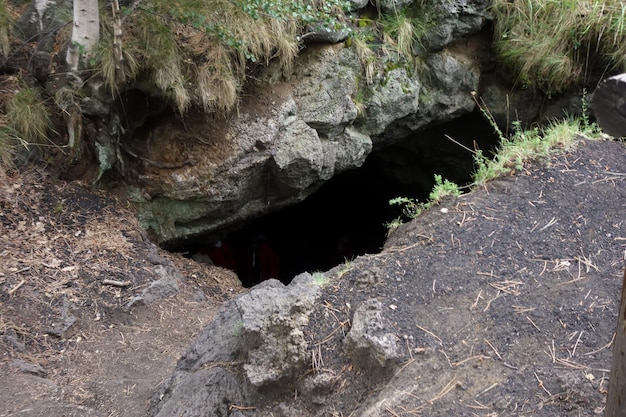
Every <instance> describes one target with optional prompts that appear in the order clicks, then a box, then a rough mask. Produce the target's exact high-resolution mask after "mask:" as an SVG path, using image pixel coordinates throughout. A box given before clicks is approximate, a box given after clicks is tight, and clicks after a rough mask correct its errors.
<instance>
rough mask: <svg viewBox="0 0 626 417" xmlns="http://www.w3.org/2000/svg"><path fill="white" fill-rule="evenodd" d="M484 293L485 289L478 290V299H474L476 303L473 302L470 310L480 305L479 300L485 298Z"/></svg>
mask: <svg viewBox="0 0 626 417" xmlns="http://www.w3.org/2000/svg"><path fill="white" fill-rule="evenodd" d="M482 293H483V290H480V291H478V295H477V296H476V301H474V304H472V306H471V307H470V310H473V309H475V308H476V307H478V301H479V300H480V299H481V298H483V297H481V294H482Z"/></svg>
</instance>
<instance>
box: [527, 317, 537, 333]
mask: <svg viewBox="0 0 626 417" xmlns="http://www.w3.org/2000/svg"><path fill="white" fill-rule="evenodd" d="M526 319H527V320H528V321H529V322H530V324H532V325H533V327H534V328H535V329H537V331H539V332H541V329H540V328H539V327H537V325H536V324H535V322H534V321H532V320H531V319H530V317H528V316H526Z"/></svg>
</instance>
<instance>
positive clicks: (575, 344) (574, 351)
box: [569, 330, 584, 358]
mask: <svg viewBox="0 0 626 417" xmlns="http://www.w3.org/2000/svg"><path fill="white" fill-rule="evenodd" d="M583 333H584V330H581V331H580V333H579V334H578V339H576V343H574V347H573V348H572V352H571V353H570V355H569V357H570V358H573V357H574V355H575V354H576V348H577V347H578V343H579V342H580V338H581V337H582V336H583Z"/></svg>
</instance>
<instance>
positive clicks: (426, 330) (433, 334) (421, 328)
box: [415, 324, 443, 346]
mask: <svg viewBox="0 0 626 417" xmlns="http://www.w3.org/2000/svg"><path fill="white" fill-rule="evenodd" d="M415 327H417V328H418V329H420V330H421V331H423V332H424V333H426V334H428V335H430V336H432V337H434V338H435V339H437V341H438V342H439V344H440V345H441V346H443V341H442V340H441V338H440V337H439V336H437V335H436V334H435V333H433V332H431V331H430V330H428V329H426V328H425V327H422V326H420V325H419V324H416V325H415Z"/></svg>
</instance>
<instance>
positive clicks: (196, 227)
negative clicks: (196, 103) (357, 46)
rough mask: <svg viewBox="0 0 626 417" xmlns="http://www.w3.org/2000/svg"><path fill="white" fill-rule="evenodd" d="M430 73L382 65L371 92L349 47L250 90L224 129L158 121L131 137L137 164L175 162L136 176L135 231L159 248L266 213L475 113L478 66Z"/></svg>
mask: <svg viewBox="0 0 626 417" xmlns="http://www.w3.org/2000/svg"><path fill="white" fill-rule="evenodd" d="M390 59H391V58H390ZM393 59H397V58H393ZM426 63H427V65H428V69H427V70H426V71H425V72H424V73H423V76H420V75H417V74H415V73H414V72H413V71H411V70H410V69H409V68H408V67H407V66H406V64H405V63H402V62H400V61H398V62H394V61H390V62H388V63H386V64H385V67H387V68H388V69H385V68H381V69H380V71H379V73H377V74H376V76H375V77H374V78H373V80H372V83H371V84H367V83H366V82H365V81H363V74H362V71H363V70H362V67H361V62H360V60H359V58H358V56H357V55H356V53H355V51H354V49H353V48H350V47H348V46H346V45H344V44H337V45H322V46H312V47H310V48H307V49H305V50H304V52H303V53H302V55H301V56H300V57H299V58H298V65H296V66H295V67H296V68H297V70H296V72H295V73H294V74H292V75H291V76H290V77H289V79H288V80H286V81H285V80H282V81H278V82H274V83H271V84H269V83H268V84H262V85H258V86H254V87H253V88H252V90H253V91H252V92H251V94H250V95H248V96H246V97H244V98H243V101H242V104H241V106H240V109H239V112H238V114H236V115H234V116H232V117H230V118H229V119H228V120H207V118H206V117H204V116H202V115H195V116H194V115H191V116H189V117H188V118H186V120H185V122H184V124H183V123H181V122H180V121H178V120H177V119H176V117H163V118H162V119H160V120H159V121H158V123H156V125H155V126H154V127H152V128H151V129H145V130H146V133H145V134H144V136H143V137H138V138H136V144H135V146H136V148H137V152H140V151H141V152H143V153H142V155H143V157H144V159H145V160H148V161H164V160H172V162H169V163H168V164H167V165H166V166H167V167H166V168H159V167H157V166H154V165H151V164H149V163H145V162H144V163H143V164H136V165H134V166H133V171H134V172H135V179H136V184H137V185H136V187H134V188H131V189H130V194H131V196H132V198H133V199H134V200H135V201H136V202H137V205H138V215H139V218H140V220H141V221H142V224H143V226H144V227H145V228H146V229H148V230H149V231H150V232H151V233H152V234H153V236H154V237H155V238H157V239H158V240H159V241H161V242H165V241H170V240H176V239H184V238H186V237H189V236H193V235H196V234H199V233H203V232H207V231H212V230H217V229H219V228H223V227H227V226H228V225H233V224H236V223H237V222H239V221H241V220H243V219H248V218H251V217H256V216H260V215H263V214H268V213H270V212H272V211H275V210H278V209H280V208H282V207H285V206H288V205H292V204H294V203H297V202H299V201H301V200H303V199H304V198H306V197H307V196H308V195H310V194H311V193H313V192H314V191H316V190H317V189H318V188H319V187H320V186H321V185H322V184H323V183H324V181H327V180H328V179H330V178H332V177H333V176H334V175H336V174H338V173H340V172H342V171H345V170H348V169H352V168H356V167H360V166H361V165H362V164H363V162H364V161H365V158H366V157H367V156H368V155H369V154H370V152H371V151H372V148H373V146H374V144H376V145H377V146H380V145H384V144H386V143H389V144H391V143H393V141H397V140H398V139H401V138H404V137H406V136H407V135H409V134H411V133H412V132H414V131H416V130H419V129H423V128H424V127H426V126H428V125H429V124H431V123H438V122H441V121H446V120H451V119H454V118H455V117H459V116H461V115H463V114H466V113H469V112H471V111H472V110H473V109H474V102H473V100H472V96H471V92H472V91H474V90H476V89H477V88H478V87H479V79H480V72H479V69H478V64H477V63H476V62H474V61H472V59H471V58H469V57H465V56H461V55H459V54H457V53H452V52H449V51H440V52H437V53H435V54H434V55H432V56H431V57H430V58H428V59H427V60H426ZM429 73H430V74H429ZM265 76H266V77H268V79H272V78H273V77H274V75H273V74H272V69H271V68H269V69H268V70H267V72H266V74H265ZM164 166H165V165H164Z"/></svg>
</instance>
